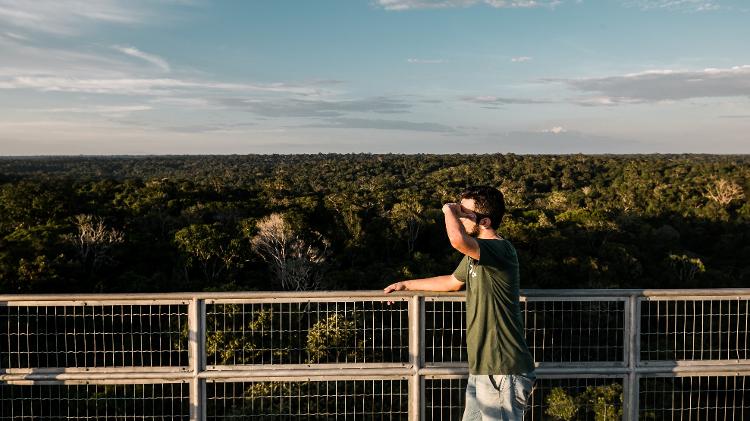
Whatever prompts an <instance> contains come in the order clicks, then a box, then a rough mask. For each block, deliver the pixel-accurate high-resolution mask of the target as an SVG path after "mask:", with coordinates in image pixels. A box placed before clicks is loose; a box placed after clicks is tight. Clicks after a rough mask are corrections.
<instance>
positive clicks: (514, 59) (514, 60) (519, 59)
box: [510, 56, 532, 63]
mask: <svg viewBox="0 0 750 421" xmlns="http://www.w3.org/2000/svg"><path fill="white" fill-rule="evenodd" d="M531 59H532V58H531V57H527V56H521V57H513V58H511V59H510V61H512V62H513V63H523V62H524V61H530V60H531Z"/></svg>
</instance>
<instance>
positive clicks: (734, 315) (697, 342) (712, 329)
mask: <svg viewBox="0 0 750 421" xmlns="http://www.w3.org/2000/svg"><path fill="white" fill-rule="evenodd" d="M749 320H750V300H748V299H735V300H729V299H707V300H653V301H642V303H641V331H640V335H641V352H640V357H641V360H642V361H656V360H668V361H673V360H747V359H750V351H748V350H749V349H750V334H749V330H748V326H749V323H748V322H749Z"/></svg>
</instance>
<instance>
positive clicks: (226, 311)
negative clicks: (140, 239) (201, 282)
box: [0, 289, 750, 421]
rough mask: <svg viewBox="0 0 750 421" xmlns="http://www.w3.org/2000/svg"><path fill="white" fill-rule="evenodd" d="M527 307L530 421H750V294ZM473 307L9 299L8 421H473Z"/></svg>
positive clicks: (559, 298) (366, 301) (4, 391)
mask: <svg viewBox="0 0 750 421" xmlns="http://www.w3.org/2000/svg"><path fill="white" fill-rule="evenodd" d="M522 309H523V315H524V318H525V328H526V337H527V342H528V344H529V347H530V349H531V351H532V353H533V354H534V359H535V361H536V363H537V366H538V368H537V375H538V380H537V383H536V385H535V390H534V392H533V394H532V397H531V406H530V410H529V411H528V412H527V414H526V417H525V419H527V420H528V419H531V420H545V419H597V420H605V419H625V420H632V421H635V420H639V419H653V420H661V419H693V420H696V419H711V420H721V419H724V420H743V419H745V417H746V415H745V414H746V413H747V414H750V334H749V330H748V320H749V319H750V289H734V290H726V289H724V290H527V291H524V292H523V297H522ZM464 312H465V303H464V296H463V294H460V293H396V294H392V295H388V296H385V295H383V294H382V292H379V291H336V292H306V293H281V292H263V293H194V294H183V293H175V294H150V295H149V294H120V295H77V296H62V295H33V296H32V295H27V296H20V295H6V296H0V421H1V420H32V419H33V420H40V419H41V420H44V419H49V420H51V419H55V420H57V419H74V420H76V419H100V420H110V419H111V420H124V419H128V420H130V419H138V420H175V419H179V420H183V419H191V420H228V419H235V420H240V419H295V418H296V419H405V420H406V419H410V420H420V419H422V420H458V419H460V418H461V413H462V410H463V403H464V402H463V400H464V388H465V386H466V379H467V374H468V368H467V364H466V357H467V354H466V344H465V330H464V329H465V314H464ZM746 396H747V399H746ZM747 418H748V419H750V415H748V416H747Z"/></svg>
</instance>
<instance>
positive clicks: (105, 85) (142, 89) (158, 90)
mask: <svg viewBox="0 0 750 421" xmlns="http://www.w3.org/2000/svg"><path fill="white" fill-rule="evenodd" d="M0 89H33V90H37V91H42V92H85V93H92V94H112V95H149V96H151V95H155V96H161V95H171V94H173V93H175V92H181V91H194V90H196V89H207V90H219V91H233V92H237V91H244V92H271V93H287V94H298V95H314V94H317V93H319V90H318V89H316V88H312V87H306V86H297V85H288V84H283V83H273V84H267V85H253V84H240V83H223V82H213V81H192V80H180V79H170V78H119V79H84V78H66V77H53V76H16V77H11V78H6V79H5V80H3V79H2V78H0Z"/></svg>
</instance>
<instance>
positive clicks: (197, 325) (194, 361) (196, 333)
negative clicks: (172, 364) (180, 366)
mask: <svg viewBox="0 0 750 421" xmlns="http://www.w3.org/2000/svg"><path fill="white" fill-rule="evenodd" d="M205 324H206V302H205V301H204V300H201V299H199V298H197V297H194V298H193V299H192V300H190V304H188V360H189V362H190V372H191V373H192V375H193V377H192V378H191V379H190V421H204V420H205V419H206V382H205V381H203V380H201V379H199V378H198V375H199V374H200V373H201V372H202V371H203V370H205V368H206V326H205Z"/></svg>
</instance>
